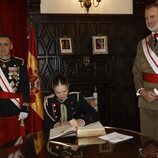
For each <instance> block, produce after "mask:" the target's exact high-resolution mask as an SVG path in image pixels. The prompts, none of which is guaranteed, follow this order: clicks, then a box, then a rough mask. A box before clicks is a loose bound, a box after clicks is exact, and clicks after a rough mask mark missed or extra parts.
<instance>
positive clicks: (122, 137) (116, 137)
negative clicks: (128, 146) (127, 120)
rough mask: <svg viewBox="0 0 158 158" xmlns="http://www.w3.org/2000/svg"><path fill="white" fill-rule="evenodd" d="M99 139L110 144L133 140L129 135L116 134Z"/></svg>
mask: <svg viewBox="0 0 158 158" xmlns="http://www.w3.org/2000/svg"><path fill="white" fill-rule="evenodd" d="M99 138H101V139H103V140H107V141H109V142H111V143H118V142H122V141H125V140H128V139H131V138H133V136H129V135H125V134H121V133H117V132H112V133H109V134H106V135H104V136H100V137H99Z"/></svg>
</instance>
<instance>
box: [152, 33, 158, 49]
mask: <svg viewBox="0 0 158 158" xmlns="http://www.w3.org/2000/svg"><path fill="white" fill-rule="evenodd" d="M153 36H154V46H156V44H157V38H158V33H155V34H153Z"/></svg>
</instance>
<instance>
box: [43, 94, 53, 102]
mask: <svg viewBox="0 0 158 158" xmlns="http://www.w3.org/2000/svg"><path fill="white" fill-rule="evenodd" d="M54 96H55V95H54V94H53V93H52V94H50V95H48V96H45V97H44V105H48V99H49V98H53V97H54Z"/></svg>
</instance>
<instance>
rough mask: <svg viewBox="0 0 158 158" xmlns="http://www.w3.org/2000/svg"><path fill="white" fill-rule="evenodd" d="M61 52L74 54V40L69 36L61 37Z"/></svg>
mask: <svg viewBox="0 0 158 158" xmlns="http://www.w3.org/2000/svg"><path fill="white" fill-rule="evenodd" d="M59 43H60V54H65V55H67V54H72V41H71V38H69V37H61V38H59Z"/></svg>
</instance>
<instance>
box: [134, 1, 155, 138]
mask: <svg viewBox="0 0 158 158" xmlns="http://www.w3.org/2000/svg"><path fill="white" fill-rule="evenodd" d="M145 22H146V26H147V28H148V29H149V30H150V31H151V34H150V35H148V36H147V37H145V38H144V39H142V40H141V41H140V42H139V43H138V47H137V55H136V57H135V61H134V65H133V74H134V83H135V88H136V91H137V96H139V102H138V106H139V108H140V125H141V132H142V133H143V134H144V135H146V136H149V137H152V138H154V139H156V140H158V42H157V40H158V3H152V4H149V5H148V6H147V7H146V9H145Z"/></svg>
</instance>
